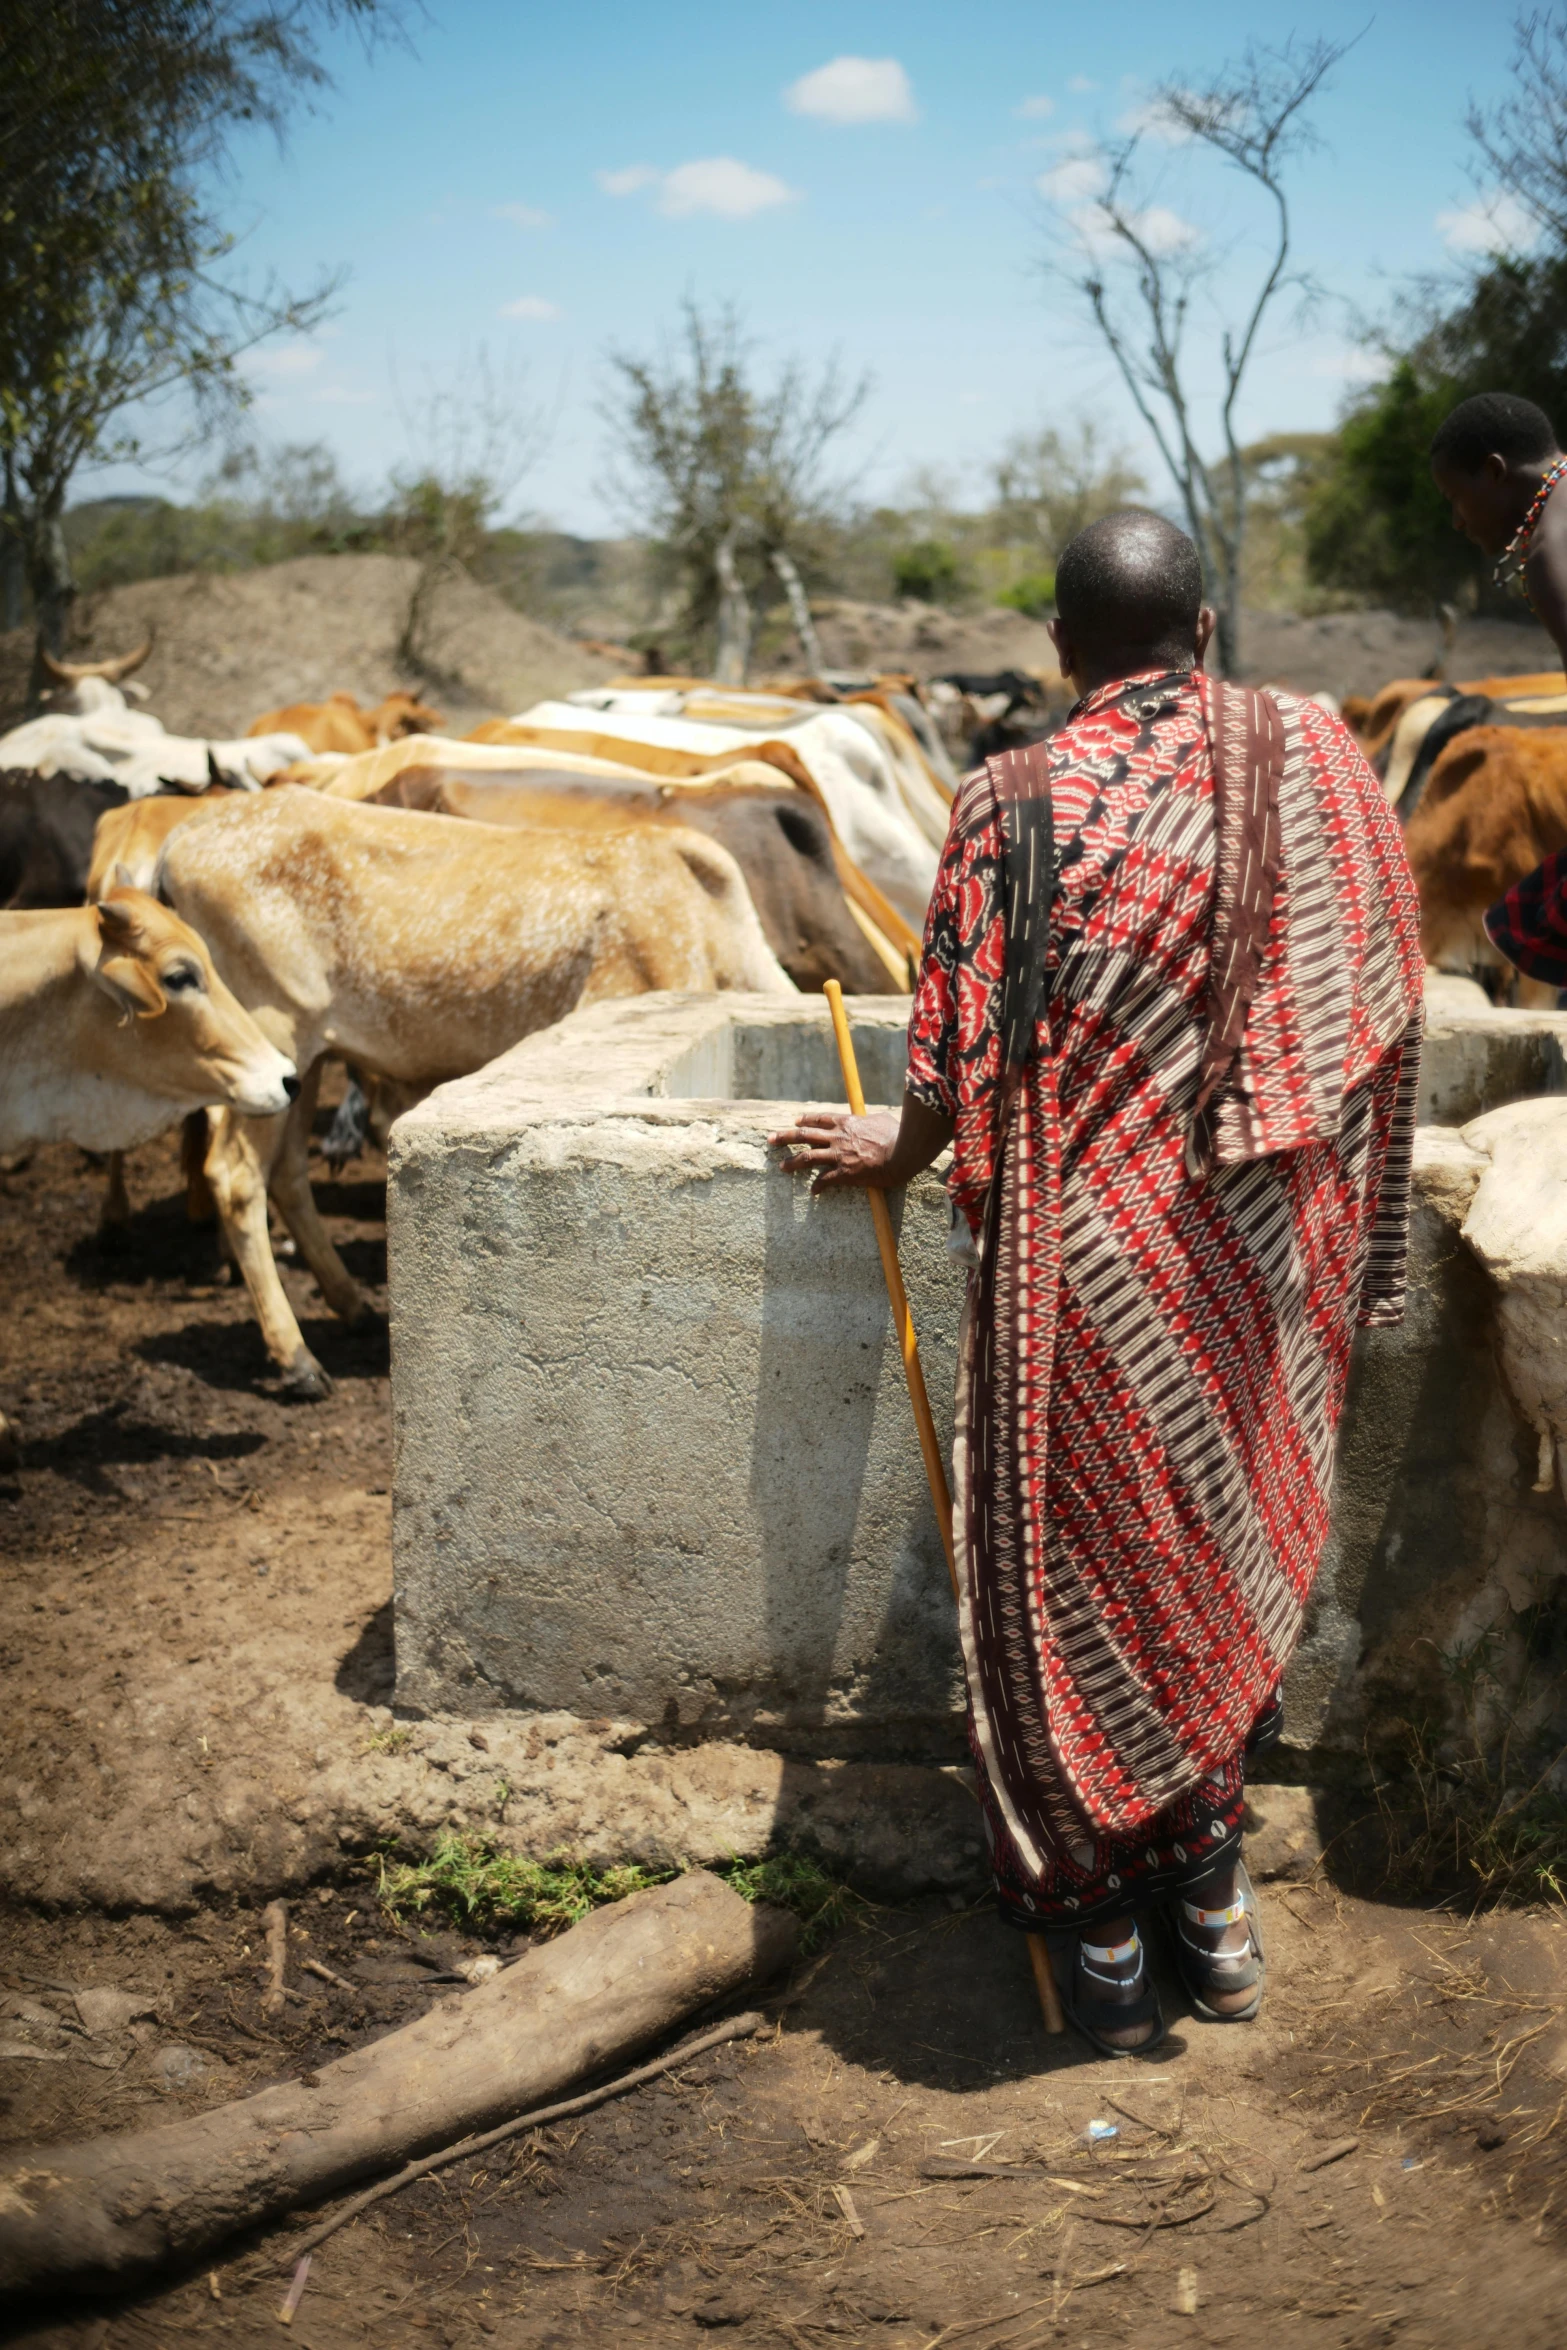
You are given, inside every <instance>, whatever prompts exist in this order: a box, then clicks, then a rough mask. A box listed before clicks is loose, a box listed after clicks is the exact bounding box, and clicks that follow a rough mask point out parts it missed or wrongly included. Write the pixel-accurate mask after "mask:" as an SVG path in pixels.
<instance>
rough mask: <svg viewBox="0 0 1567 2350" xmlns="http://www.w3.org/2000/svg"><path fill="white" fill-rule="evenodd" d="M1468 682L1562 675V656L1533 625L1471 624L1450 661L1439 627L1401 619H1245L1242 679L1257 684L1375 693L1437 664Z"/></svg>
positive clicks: (1288, 615)
mask: <svg viewBox="0 0 1567 2350" xmlns="http://www.w3.org/2000/svg"><path fill="white" fill-rule="evenodd" d="M1444 659H1445V662H1446V674H1447V675H1448V676H1449V677H1451V678H1454V679H1457V678H1461V677H1519V676H1523V675H1524V674H1526V673H1527V672H1528V671H1530V670H1537V669H1559V668H1560V667H1561V657H1560V655H1559V654H1558V653H1557V650H1556V647H1555V646H1554V645H1553V644H1552V642H1551V640H1550V638H1549V637H1548V636H1547V635H1546V633H1545V631H1544V629H1543V628H1538V627H1536V626H1535V624H1534V623H1533V622H1532V621H1529V620H1464V621H1460V623H1459V626H1458V633H1457V637H1456V640H1455V642H1454V645H1453V650H1452V652H1451V654H1450V655H1445V654H1444V649H1443V645H1442V635H1441V631H1440V629H1439V628H1438V627H1437V625H1436V623H1435V621H1433V620H1403V619H1400V617H1399V615H1398V614H1397V613H1396V612H1326V613H1323V614H1322V615H1321V616H1320V617H1319V618H1317V619H1314V620H1307V619H1303V618H1301V617H1300V615H1299V614H1297V613H1294V612H1247V613H1244V614H1243V615H1242V617H1241V675H1242V677H1243V678H1244V679H1245V680H1246V682H1247V683H1248V684H1251V685H1287V686H1291V687H1293V688H1294V690H1295V692H1296V693H1301V694H1313V693H1324V692H1325V693H1330V694H1337V695H1338V696H1339V698H1340V700H1342V699H1343V697H1344V695H1345V694H1374V693H1375V692H1377V690H1378V688H1379V687H1381V686H1384V685H1387V684H1389V683H1391V681H1392V680H1393V679H1394V678H1395V677H1424V676H1425V675H1426V674H1427V673H1428V672H1429V670H1430V669H1431V666H1432V664H1433V663H1434V662H1438V661H1443V660H1444Z"/></svg>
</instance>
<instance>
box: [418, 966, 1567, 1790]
mask: <svg viewBox="0 0 1567 2350" xmlns="http://www.w3.org/2000/svg"><path fill="white" fill-rule="evenodd" d="M905 1017H906V1003H905V1002H904V1001H902V1000H900V999H887V1000H886V1001H878V1002H875V1003H864V1002H862V1003H860V1004H858V1005H856V1007H855V1025H856V1038H857V1043H858V1046H859V1049H860V1052H861V1058H862V1064H863V1065H864V1067H865V1071H866V1078H867V1091H868V1093H869V1094H870V1096H871V1098H872V1099H873V1100H874V1099H876V1098H881V1099H884V1100H885V1099H895V1098H896V1096H897V1093H898V1091H899V1090H900V1086H901V1070H902V1053H903V1038H902V1031H903V1023H904V1019H905ZM1564 1035H1567V1019H1563V1018H1562V1017H1560V1016H1557V1015H1537V1014H1528V1013H1508V1012H1502V1013H1496V1012H1489V1011H1487V1012H1478V1013H1477V1012H1446V1011H1444V1012H1439V1013H1437V1014H1436V1016H1435V1017H1434V1018H1433V1022H1432V1029H1431V1035H1430V1041H1429V1047H1428V1055H1427V1063H1426V1070H1425V1079H1424V1091H1423V1098H1424V1100H1425V1102H1426V1104H1427V1108H1428V1111H1429V1114H1430V1115H1431V1117H1432V1118H1433V1119H1435V1120H1442V1119H1449V1120H1450V1119H1452V1118H1456V1117H1462V1118H1465V1119H1470V1118H1473V1117H1474V1116H1475V1114H1476V1112H1477V1110H1483V1109H1488V1108H1490V1107H1492V1106H1493V1105H1494V1104H1495V1103H1496V1102H1497V1101H1499V1100H1505V1099H1506V1098H1507V1097H1508V1092H1509V1089H1523V1090H1536V1089H1539V1088H1541V1087H1544V1088H1546V1089H1559V1088H1560V1087H1561V1086H1562V1085H1563V1082H1564V1077H1563V1071H1564V1068H1567V1062H1564V1058H1563V1038H1564ZM837 1098H840V1086H839V1081H838V1078H837V1074H836V1064H835V1061H834V1058H833V1055H832V1048H831V1043H830V1034H829V1030H828V1026H827V1020H826V1014H825V1008H824V1007H821V1006H818V1005H815V1004H812V1003H810V1002H809V1001H801V1002H798V1003H786V1004H779V1003H776V1002H771V1001H765V1000H763V999H745V998H738V997H734V996H729V997H724V998H690V999H677V998H660V997H642V998H638V999H635V1000H634V1001H633V1002H630V1003H626V1004H609V1005H605V1006H602V1007H599V1008H598V1009H597V1010H595V1011H592V1012H589V1013H586V1014H583V1015H581V1016H580V1017H578V1018H576V1019H573V1020H570V1021H567V1022H565V1023H564V1024H563V1025H562V1026H561V1027H560V1028H558V1029H556V1030H553V1031H551V1032H549V1033H548V1034H546V1035H545V1036H542V1037H540V1038H537V1039H534V1040H531V1041H530V1042H528V1043H526V1044H524V1045H521V1046H519V1047H518V1048H517V1049H516V1050H515V1051H514V1052H512V1053H510V1054H507V1055H506V1056H504V1057H503V1058H502V1059H501V1060H499V1061H496V1062H495V1063H493V1064H492V1065H491V1066H490V1067H489V1068H488V1069H486V1070H483V1071H481V1072H479V1074H478V1075H477V1076H475V1077H473V1078H470V1079H466V1080H464V1081H462V1082H461V1083H460V1084H457V1085H453V1086H448V1087H445V1088H443V1089H441V1090H440V1091H439V1092H438V1093H436V1094H434V1095H433V1096H432V1097H431V1098H430V1100H429V1101H428V1102H426V1103H425V1104H424V1105H423V1106H422V1107H421V1108H420V1109H419V1110H418V1111H416V1112H414V1113H413V1114H412V1115H410V1116H409V1117H407V1118H405V1119H404V1120H402V1121H401V1122H400V1123H399V1126H398V1128H397V1130H396V1133H395V1135H394V1139H393V1151H392V1165H391V1180H390V1184H389V1211H388V1221H389V1232H390V1243H391V1254H392V1294H393V1393H394V1405H395V1414H396V1432H397V1448H398V1450H397V1458H398V1467H397V1482H396V1502H395V1509H394V1555H395V1567H396V1582H397V1650H398V1682H397V1695H398V1702H399V1705H400V1707H402V1708H404V1709H406V1710H408V1711H410V1712H414V1713H420V1712H424V1713H436V1712H451V1713H461V1714H465V1715H467V1714H480V1713H484V1712H486V1711H487V1710H490V1709H495V1710H498V1711H505V1710H511V1709H517V1710H519V1711H522V1712H529V1711H549V1712H556V1711H564V1712H566V1713H569V1714H574V1715H579V1716H600V1717H602V1716H604V1715H614V1716H616V1717H620V1718H629V1719H631V1720H633V1721H635V1722H639V1723H642V1724H645V1725H648V1726H649V1728H650V1729H651V1731H652V1733H653V1736H654V1738H655V1739H656V1740H660V1741H664V1742H667V1743H669V1744H671V1745H679V1744H682V1743H689V1742H690V1741H692V1740H702V1739H716V1740H729V1741H735V1740H744V1741H749V1742H752V1743H754V1744H757V1745H762V1746H770V1747H776V1748H780V1749H783V1750H786V1751H788V1752H789V1753H791V1754H794V1755H797V1756H808V1755H816V1756H833V1755H837V1756H845V1757H847V1756H861V1757H865V1758H867V1759H881V1758H886V1759H889V1760H890V1759H895V1758H906V1759H910V1760H915V1759H924V1760H932V1759H951V1758H954V1757H955V1756H956V1755H957V1754H958V1752H959V1747H958V1731H959V1718H960V1708H961V1684H960V1676H959V1672H958V1664H957V1656H956V1648H955V1642H954V1638H953V1631H952V1616H951V1605H950V1599H949V1596H948V1590H947V1580H946V1573H945V1568H944V1564H943V1561H942V1556H941V1551H940V1547H939V1543H938V1540H937V1536H936V1530H935V1525H934V1521H933V1519H932V1516H931V1512H930V1507H929V1502H928V1499H927V1497H926V1494H925V1490H924V1484H923V1478H922V1473H921V1468H920V1461H919V1454H918V1450H917V1447H916V1444H915V1440H914V1434H913V1429H912V1424H911V1420H910V1415H909V1409H908V1404H907V1399H906V1396H905V1393H904V1389H903V1382H902V1377H901V1371H900V1366H899V1363H898V1359H897V1355H896V1351H895V1349H894V1348H893V1345H892V1341H891V1332H890V1326H889V1322H888V1317H887V1313H886V1307H885V1302H884V1296H883V1290H882V1283H881V1274H880V1268H879V1264H878V1261H877V1257H876V1252H875V1245H874V1239H873V1235H872V1231H871V1224H870V1218H869V1216H868V1214H867V1212H866V1207H865V1203H864V1201H863V1200H861V1199H859V1198H857V1197H847V1198H836V1199H832V1198H829V1199H825V1200H819V1201H813V1200H812V1199H811V1198H810V1197H809V1194H808V1192H807V1190H806V1188H805V1186H804V1184H803V1183H800V1182H798V1181H792V1180H791V1179H789V1178H787V1177H785V1176H783V1175H782V1173H781V1172H780V1171H779V1170H778V1168H777V1165H776V1161H775V1160H773V1159H770V1156H769V1153H768V1151H767V1147H766V1137H767V1135H768V1133H769V1132H770V1131H772V1130H773V1129H774V1128H776V1127H777V1126H779V1125H782V1124H784V1123H786V1122H787V1120H788V1119H789V1117H790V1116H791V1114H792V1112H793V1111H794V1109H795V1108H797V1107H798V1105H799V1104H800V1103H801V1102H802V1101H804V1100H810V1099H816V1100H829V1101H830V1100H834V1099H837ZM1475 1163H1476V1162H1475V1161H1474V1156H1473V1153H1472V1152H1471V1151H1470V1150H1469V1149H1468V1146H1467V1145H1466V1144H1465V1143H1464V1142H1463V1141H1462V1140H1461V1139H1460V1137H1459V1136H1458V1135H1457V1133H1456V1132H1454V1131H1453V1129H1452V1127H1451V1125H1448V1126H1446V1127H1444V1126H1442V1125H1440V1124H1434V1125H1432V1126H1430V1127H1428V1128H1426V1129H1424V1130H1423V1132H1422V1139H1421V1149H1420V1160H1419V1168H1418V1173H1417V1205H1416V1214H1415V1228H1414V1234H1413V1249H1412V1266H1411V1272H1412V1281H1411V1303H1410V1312H1409V1316H1408V1319H1407V1321H1406V1323H1405V1325H1404V1326H1403V1328H1402V1329H1401V1330H1397V1331H1391V1332H1371V1333H1366V1334H1364V1336H1363V1338H1362V1342H1361V1344H1360V1347H1359V1349H1358V1352H1357V1359H1356V1366H1355V1371H1354V1377H1353V1381H1352V1388H1351V1396H1350V1404H1349V1409H1348V1412H1347V1415H1346V1423H1345V1428H1344V1434H1343V1439H1342V1445H1341V1454H1340V1469H1339V1485H1338V1496H1337V1506H1336V1512H1335V1527H1334V1536H1333V1541H1332V1545H1331V1549H1330V1554H1329V1557H1328V1559H1327V1561H1326V1564H1325V1568H1324V1572H1323V1576H1322V1578H1321V1581H1320V1584H1319V1587H1318V1591H1317V1594H1316V1597H1315V1601H1314V1604H1313V1608H1312V1611H1311V1617H1310V1621H1309V1625H1308V1629H1307V1634H1306V1638H1305V1641H1304V1643H1303V1647H1302V1651H1301V1654H1300V1657H1299V1659H1298V1661H1297V1664H1296V1667H1295V1669H1294V1670H1293V1672H1292V1674H1291V1677H1290V1682H1289V1688H1288V1693H1287V1694H1288V1701H1289V1716H1290V1723H1289V1729H1288V1731H1287V1737H1288V1739H1289V1741H1290V1743H1291V1745H1292V1746H1293V1747H1294V1748H1295V1749H1296V1759H1297V1762H1298V1759H1299V1756H1300V1753H1301V1752H1302V1751H1303V1750H1304V1751H1307V1752H1310V1751H1318V1752H1321V1753H1322V1754H1323V1755H1324V1757H1326V1756H1328V1755H1330V1754H1332V1753H1334V1752H1337V1753H1338V1754H1339V1755H1341V1756H1346V1757H1347V1756H1350V1755H1358V1754H1359V1753H1360V1751H1361V1749H1362V1747H1363V1745H1364V1743H1365V1741H1366V1738H1367V1736H1368V1735H1373V1736H1374V1735H1376V1734H1377V1732H1378V1728H1379V1725H1380V1724H1381V1723H1383V1722H1384V1721H1385V1719H1386V1717H1387V1716H1388V1714H1389V1713H1390V1712H1393V1711H1397V1712H1407V1711H1409V1710H1411V1709H1415V1710H1420V1709H1425V1710H1427V1711H1429V1712H1430V1713H1432V1715H1433V1716H1434V1717H1435V1718H1441V1717H1442V1715H1443V1713H1444V1710H1445V1709H1446V1708H1447V1707H1448V1706H1449V1703H1450V1695H1451V1683H1450V1677H1449V1676H1448V1675H1447V1674H1446V1673H1445V1672H1444V1668H1443V1664H1442V1656H1443V1654H1444V1652H1448V1653H1450V1652H1452V1651H1454V1650H1455V1649H1456V1650H1462V1649H1463V1648H1465V1647H1466V1646H1468V1645H1470V1644H1471V1643H1472V1642H1473V1640H1474V1639H1475V1638H1477V1637H1479V1636H1480V1635H1482V1634H1484V1633H1487V1632H1491V1633H1493V1634H1503V1635H1506V1636H1508V1637H1510V1636H1511V1632H1510V1627H1511V1626H1512V1625H1513V1623H1514V1620H1515V1618H1516V1616H1517V1613H1518V1611H1519V1610H1520V1609H1522V1608H1523V1607H1525V1606H1527V1605H1529V1604H1530V1603H1531V1601H1532V1600H1533V1599H1534V1598H1537V1597H1538V1596H1539V1595H1540V1594H1542V1593H1543V1592H1545V1591H1547V1590H1548V1589H1549V1588H1551V1587H1552V1583H1553V1578H1554V1576H1555V1575H1556V1574H1557V1573H1558V1572H1559V1570H1560V1567H1561V1565H1562V1563H1563V1562H1564V1560H1567V1521H1564V1515H1563V1510H1562V1504H1561V1500H1560V1498H1559V1496H1558V1495H1555V1494H1535V1493H1533V1492H1532V1491H1531V1490H1530V1487H1531V1482H1532V1478H1533V1474H1534V1468H1535V1459H1536V1447H1535V1442H1534V1438H1533V1436H1532V1434H1531V1432H1530V1430H1529V1428H1528V1426H1527V1424H1526V1422H1525V1420H1524V1419H1523V1417H1522V1416H1521V1414H1520V1412H1519V1409H1518V1407H1517V1404H1516V1402H1515V1400H1514V1397H1513V1395H1512V1393H1511V1392H1510V1390H1509V1388H1508V1386H1507V1384H1506V1382H1505V1380H1504V1379H1503V1377H1502V1375H1501V1372H1500V1369H1499V1367H1498V1359H1497V1354H1496V1347H1495V1338H1496V1328H1497V1311H1496V1299H1495V1295H1494V1293H1493V1288H1492V1284H1491V1282H1490V1279H1489V1277H1488V1276H1487V1274H1486V1272H1485V1271H1484V1270H1483V1268H1482V1267H1481V1265H1480V1264H1479V1263H1478V1262H1477V1261H1476V1259H1475V1258H1474V1256H1473V1254H1472V1252H1471V1251H1470V1250H1469V1249H1468V1248H1467V1247H1466V1246H1465V1245H1464V1244H1463V1242H1462V1241H1461V1240H1460V1239H1459V1238H1458V1235H1457V1231H1456V1229H1455V1226H1454V1223H1453V1221H1452V1218H1453V1214H1454V1211H1455V1207H1456V1208H1457V1212H1458V1220H1459V1221H1460V1222H1461V1221H1462V1216H1463V1214H1464V1213H1465V1212H1466V1211H1467V1201H1468V1198H1469V1195H1470V1193H1471V1192H1472V1191H1473V1187H1474V1173H1473V1169H1474V1165H1475ZM895 1214H899V1215H901V1221H902V1241H903V1258H904V1269H905V1276H906V1279H907V1281H908V1285H909V1290H910V1296H911V1300H912V1303H913V1307H914V1314H915V1321H916V1326H917V1328H918V1329H919V1332H920V1338H921V1346H922V1350H923V1352H924V1355H925V1359H926V1367H927V1374H928V1377H929V1383H930V1390H931V1395H932V1398H933V1401H934V1403H935V1405H936V1409H937V1413H938V1417H939V1419H940V1420H941V1421H942V1423H943V1433H944V1437H945V1434H946V1430H947V1425H948V1423H949V1420H950V1407H949V1399H950V1395H951V1390H952V1375H953V1362H952V1346H953V1338H954V1335H955V1329H956V1322H957V1315H958V1309H959V1303H960V1297H961V1287H962V1275H961V1271H960V1269H959V1267H958V1266H957V1265H956V1263H955V1262H954V1261H953V1259H952V1257H951V1255H950V1252H949V1250H948V1248H947V1245H946V1244H947V1232H948V1219H947V1211H946V1205H945V1199H944V1195H943V1192H942V1190H941V1188H940V1185H939V1184H938V1183H937V1182H936V1180H935V1179H934V1178H933V1177H926V1178H923V1179H922V1180H921V1181H920V1182H919V1183H917V1184H915V1185H914V1186H912V1187H911V1188H910V1191H909V1192H908V1194H907V1195H906V1196H905V1198H904V1199H903V1200H902V1202H901V1203H898V1204H897V1205H895Z"/></svg>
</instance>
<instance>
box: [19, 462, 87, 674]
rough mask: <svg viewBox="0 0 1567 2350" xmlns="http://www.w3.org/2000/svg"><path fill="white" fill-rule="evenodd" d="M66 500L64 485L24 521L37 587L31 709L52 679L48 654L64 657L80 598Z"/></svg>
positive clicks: (30, 574) (30, 580) (31, 581)
mask: <svg viewBox="0 0 1567 2350" xmlns="http://www.w3.org/2000/svg"><path fill="white" fill-rule="evenodd" d="M64 502H65V493H64V490H63V489H61V490H60V491H58V492H57V493H56V494H55V495H54V496H53V497H52V498H50V499H48V500H46V501H45V502H44V503H42V504H40V505H38V506H36V507H35V508H34V510H33V512H32V514H31V515H29V516H26V517H25V522H24V527H25V530H26V540H25V555H26V564H27V584H28V587H29V588H30V589H31V591H32V598H33V626H34V630H35V635H34V640H33V670H32V675H31V677H30V678H29V679H28V684H27V707H28V709H29V711H36V710H37V709H38V707H39V705H40V703H41V702H42V699H43V696H44V692H45V690H46V688H47V687H48V684H49V678H48V673H47V672H46V670H45V668H44V665H43V656H44V654H45V653H53V654H54V655H55V656H56V658H57V659H58V658H59V657H60V656H62V655H63V654H64V652H65V650H66V643H67V638H68V635H69V630H70V624H71V606H72V605H73V604H74V603H75V601H76V580H75V576H74V574H73V573H72V570H71V557H70V550H69V549H68V548H67V546H66V543H65V524H64V521H63V519H62V514H61V509H62V507H63V505H64Z"/></svg>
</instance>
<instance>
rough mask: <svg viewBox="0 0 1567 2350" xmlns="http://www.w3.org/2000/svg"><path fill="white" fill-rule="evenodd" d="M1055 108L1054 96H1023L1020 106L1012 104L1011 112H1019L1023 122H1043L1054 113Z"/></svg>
mask: <svg viewBox="0 0 1567 2350" xmlns="http://www.w3.org/2000/svg"><path fill="white" fill-rule="evenodd" d="M1055 110H1056V102H1055V100H1054V98H1025V99H1024V101H1023V103H1022V105H1021V106H1014V107H1013V109H1012V111H1013V113H1014V114H1020V115H1021V116H1022V117H1023V120H1024V121H1025V122H1044V121H1046V120H1047V119H1048V117H1049V116H1050V115H1052V114H1054V112H1055Z"/></svg>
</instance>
